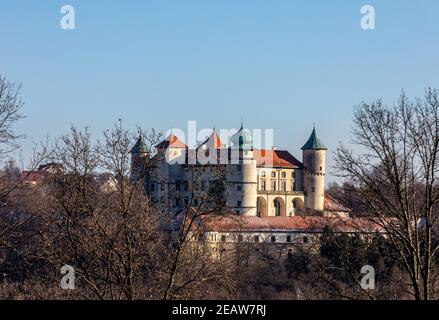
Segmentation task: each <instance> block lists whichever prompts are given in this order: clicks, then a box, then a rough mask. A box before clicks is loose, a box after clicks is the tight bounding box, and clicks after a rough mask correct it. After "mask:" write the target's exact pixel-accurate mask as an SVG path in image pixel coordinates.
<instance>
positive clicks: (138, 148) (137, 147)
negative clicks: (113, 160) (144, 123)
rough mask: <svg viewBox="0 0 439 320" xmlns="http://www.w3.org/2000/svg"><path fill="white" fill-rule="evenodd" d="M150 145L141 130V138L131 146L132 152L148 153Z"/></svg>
mask: <svg viewBox="0 0 439 320" xmlns="http://www.w3.org/2000/svg"><path fill="white" fill-rule="evenodd" d="M147 152H148V147H147V146H146V144H145V141H144V140H143V134H142V133H141V132H140V131H139V138H138V139H137V141H136V143H135V144H134V146H133V147H132V148H131V150H130V153H147Z"/></svg>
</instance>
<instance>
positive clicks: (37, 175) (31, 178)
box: [20, 171, 47, 182]
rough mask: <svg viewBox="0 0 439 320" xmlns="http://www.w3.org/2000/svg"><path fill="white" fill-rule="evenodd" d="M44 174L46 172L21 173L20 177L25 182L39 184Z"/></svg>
mask: <svg viewBox="0 0 439 320" xmlns="http://www.w3.org/2000/svg"><path fill="white" fill-rule="evenodd" d="M46 174H47V172H46V171H22V172H21V174H20V177H21V179H22V180H23V181H26V182H41V181H42V180H43V179H44V177H45V176H46Z"/></svg>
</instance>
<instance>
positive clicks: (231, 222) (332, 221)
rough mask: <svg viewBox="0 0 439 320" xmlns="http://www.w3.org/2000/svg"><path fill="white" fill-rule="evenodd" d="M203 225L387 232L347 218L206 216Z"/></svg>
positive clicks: (364, 220) (368, 221)
mask: <svg viewBox="0 0 439 320" xmlns="http://www.w3.org/2000/svg"><path fill="white" fill-rule="evenodd" d="M202 222H203V225H204V228H205V230H206V231H218V232H237V231H261V232H263V231H265V232H267V231H268V232H273V231H284V232H285V231H290V232H291V231H296V232H321V231H322V230H323V229H324V228H325V226H327V227H331V228H332V229H333V230H334V231H336V232H337V231H338V232H350V233H355V232H360V231H361V232H373V233H376V232H384V229H383V228H382V227H381V226H379V225H378V224H377V223H375V222H373V221H372V220H371V219H367V218H344V217H316V216H306V217H302V216H294V217H264V218H260V217H255V216H238V215H225V216H204V217H203V218H202Z"/></svg>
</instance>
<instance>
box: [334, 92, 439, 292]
mask: <svg viewBox="0 0 439 320" xmlns="http://www.w3.org/2000/svg"><path fill="white" fill-rule="evenodd" d="M353 136H354V141H353V142H354V143H355V144H356V145H357V146H358V147H359V150H360V151H359V153H358V154H355V153H354V152H352V151H351V150H349V149H348V148H347V147H345V146H343V145H341V146H340V147H339V148H338V149H337V152H336V169H337V172H338V174H339V176H341V177H343V178H345V179H346V180H347V181H348V182H349V183H350V184H352V185H353V186H354V188H353V190H354V191H355V192H356V193H357V196H360V198H361V199H363V201H364V204H365V206H366V208H367V210H368V214H369V215H371V219H373V220H374V222H376V223H378V224H380V225H381V226H382V227H383V228H385V230H386V232H387V236H388V237H389V239H390V240H391V241H392V243H393V245H394V247H395V249H396V250H397V252H398V256H399V258H400V259H401V261H402V266H403V268H404V269H405V271H406V272H407V273H408V275H409V278H410V286H411V290H410V293H411V294H412V295H413V297H414V298H415V299H433V298H437V297H438V293H439V292H438V288H439V283H438V250H439V239H438V231H439V230H438V227H439V225H438V218H439V211H438V209H439V207H438V201H439V185H438V170H439V161H438V151H439V92H438V90H435V89H428V90H426V93H425V98H424V99H422V100H421V99H416V100H415V101H410V100H409V99H408V98H407V97H406V95H405V94H404V93H402V95H401V96H400V98H399V100H398V102H397V103H396V104H395V105H394V106H392V107H388V106H386V105H384V104H383V102H382V101H381V100H378V101H375V102H372V103H366V102H363V103H361V104H360V105H359V106H358V107H356V109H355V112H354V129H353Z"/></svg>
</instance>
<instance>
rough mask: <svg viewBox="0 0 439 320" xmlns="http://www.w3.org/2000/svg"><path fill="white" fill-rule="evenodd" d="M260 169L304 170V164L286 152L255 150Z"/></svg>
mask: <svg viewBox="0 0 439 320" xmlns="http://www.w3.org/2000/svg"><path fill="white" fill-rule="evenodd" d="M253 157H254V158H255V160H256V165H257V166H258V167H275V168H289V169H297V168H302V167H303V165H302V163H301V162H300V161H299V160H297V159H296V158H295V157H294V156H293V155H292V154H291V153H289V152H288V151H286V150H253Z"/></svg>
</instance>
